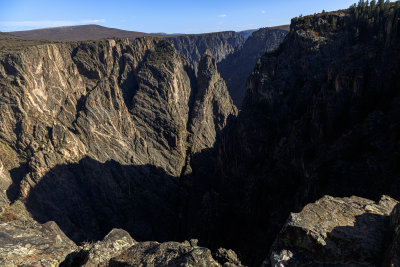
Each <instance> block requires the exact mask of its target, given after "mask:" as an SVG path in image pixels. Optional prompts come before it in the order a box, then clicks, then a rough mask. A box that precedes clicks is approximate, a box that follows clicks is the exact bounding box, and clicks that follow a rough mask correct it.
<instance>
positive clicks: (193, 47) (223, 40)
mask: <svg viewBox="0 0 400 267" xmlns="http://www.w3.org/2000/svg"><path fill="white" fill-rule="evenodd" d="M167 39H168V40H169V41H171V42H172V43H173V44H174V46H175V48H176V50H178V51H179V53H180V54H181V55H182V56H184V57H185V58H186V60H187V61H188V62H189V64H191V65H192V66H193V68H194V69H195V71H196V72H197V69H198V66H199V63H200V60H201V57H202V55H203V54H204V52H205V51H206V50H209V51H210V52H211V54H212V55H213V57H214V58H215V60H216V61H217V62H220V61H222V60H223V59H225V58H226V57H227V56H228V55H229V54H232V53H234V52H235V51H237V50H238V49H239V48H240V47H241V46H242V45H243V43H244V38H243V37H242V36H241V35H240V34H238V33H236V32H232V31H230V32H216V33H207V34H189V35H181V36H174V37H168V38H167Z"/></svg>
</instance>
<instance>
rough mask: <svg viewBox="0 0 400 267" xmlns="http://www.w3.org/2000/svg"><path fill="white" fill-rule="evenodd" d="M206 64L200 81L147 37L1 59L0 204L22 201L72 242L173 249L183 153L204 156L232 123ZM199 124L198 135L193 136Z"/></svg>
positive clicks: (165, 46)
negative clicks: (128, 240)
mask: <svg viewBox="0 0 400 267" xmlns="http://www.w3.org/2000/svg"><path fill="white" fill-rule="evenodd" d="M203 61H207V62H208V61H210V62H213V61H212V59H210V55H209V54H206V55H205V59H204V60H203ZM203 65H204V66H202V67H201V69H200V71H202V72H204V73H206V72H207V73H209V76H207V75H205V76H204V75H203V76H202V77H201V78H199V79H197V78H196V77H195V75H194V71H193V70H192V68H191V67H190V66H189V65H188V63H187V62H186V61H185V59H184V58H183V57H182V56H180V55H179V54H178V53H177V51H176V50H175V49H174V47H173V46H172V45H171V44H170V43H169V42H168V41H166V40H162V39H154V38H139V39H135V40H134V41H128V40H120V39H118V40H114V39H110V40H103V41H98V42H77V43H45V44H38V45H36V44H31V43H29V44H27V45H24V46H22V47H21V48H18V49H17V50H15V51H9V50H4V51H2V52H1V53H0V124H1V127H0V149H1V151H4V152H5V153H1V154H0V162H1V165H0V166H1V169H0V185H1V190H2V191H1V192H0V197H1V198H0V204H1V205H2V206H7V205H8V202H7V201H8V200H7V199H9V200H11V202H14V201H16V200H18V199H21V200H22V202H23V203H24V204H25V205H26V207H27V209H28V211H29V212H30V213H31V214H32V216H33V217H34V218H35V219H36V220H38V221H39V222H42V223H44V222H46V221H48V220H54V221H56V222H57V224H58V225H59V226H60V228H61V229H62V230H63V231H65V233H66V234H67V235H68V236H69V237H70V238H71V239H73V240H74V241H83V240H96V239H100V238H102V237H103V236H104V235H105V234H107V233H108V232H109V231H110V230H111V229H112V228H114V227H120V228H123V229H126V230H128V231H129V232H131V233H133V234H135V236H136V237H137V238H138V239H140V240H154V239H156V240H159V241H164V240H176V239H180V238H181V234H183V233H182V231H181V222H180V221H181V218H182V209H181V206H182V204H181V202H184V201H185V200H184V197H185V196H187V195H185V194H182V189H181V185H180V183H181V182H180V181H181V175H182V173H184V170H190V169H191V168H190V166H187V165H188V164H189V160H188V159H189V158H190V154H191V153H192V152H191V151H192V150H193V151H195V152H199V151H201V150H203V149H206V148H209V147H212V146H213V145H214V142H215V140H216V136H217V133H218V132H219V131H220V130H221V129H222V128H223V127H224V125H225V124H226V123H227V120H228V117H229V116H230V115H234V116H235V115H236V113H237V111H236V108H235V106H234V105H233V104H232V100H231V99H230V96H229V94H228V92H227V89H226V86H225V83H224V82H223V81H222V80H219V78H217V77H219V74H217V69H216V67H215V63H214V64H203ZM203 67H204V68H210V69H209V70H207V69H203ZM207 79H210V80H209V81H207ZM198 86H203V87H200V88H201V90H200V91H199V90H198V89H197V88H198ZM205 87H207V88H208V87H209V89H206V88H205ZM209 100H210V101H211V102H208V101H209ZM210 105H212V107H211V106H210ZM197 124H202V125H203V124H204V125H206V126H205V130H204V131H202V133H201V135H196V136H194V133H193V131H192V130H193V129H200V128H202V127H203V126H200V125H197ZM196 134H198V133H197V132H196ZM194 140H195V141H194ZM192 147H194V149H192ZM3 194H4V195H3ZM5 195H7V198H5ZM3 199H5V200H3ZM3 202H4V203H3ZM105 218H107V219H106V220H105Z"/></svg>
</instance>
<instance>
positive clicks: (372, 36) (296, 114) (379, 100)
mask: <svg viewBox="0 0 400 267" xmlns="http://www.w3.org/2000/svg"><path fill="white" fill-rule="evenodd" d="M380 10H382V9H380ZM378 11H379V10H378ZM378 11H376V10H375V12H372V13H371V14H375V15H376V14H377V13H379V12H380V11H379V12H378ZM352 12H353V11H351V10H349V11H340V12H334V13H332V14H328V13H324V14H317V15H315V16H309V17H308V18H307V17H306V18H304V17H303V18H298V19H295V20H293V22H292V25H291V31H290V33H289V34H288V36H287V37H286V39H285V41H284V42H283V43H282V44H281V46H280V48H279V49H278V50H276V51H274V52H272V53H266V54H265V55H264V56H262V58H261V59H260V63H259V64H257V65H256V67H255V69H254V71H253V73H252V75H251V76H250V78H249V79H248V83H247V86H246V87H247V93H246V97H245V99H244V102H243V105H242V108H241V112H240V113H239V115H238V117H237V119H236V120H234V121H232V122H231V123H230V124H229V125H228V126H227V127H226V129H225V131H224V134H223V135H222V136H221V143H220V144H219V145H218V146H217V148H216V151H217V152H216V153H217V160H216V162H217V163H218V166H217V167H216V168H215V172H213V171H211V170H209V172H208V173H209V178H208V179H205V178H204V177H202V178H201V179H203V180H207V181H209V183H210V184H209V187H208V189H207V190H206V192H205V193H203V194H202V196H201V197H199V198H198V202H199V203H202V204H201V207H199V208H198V209H197V210H198V211H199V213H201V214H200V215H198V218H199V219H201V220H202V221H203V222H207V229H206V227H204V228H203V229H196V232H201V233H203V234H202V235H201V236H204V239H205V240H207V241H208V242H209V243H206V246H208V247H212V245H209V244H213V242H218V245H221V246H225V247H229V248H232V249H234V250H235V251H237V252H238V253H240V254H241V259H242V260H243V261H244V262H245V263H247V264H249V265H251V264H254V265H257V264H260V263H261V262H262V260H263V258H265V253H266V251H268V250H269V248H270V246H271V244H272V242H273V240H274V238H275V236H276V233H277V232H279V230H280V229H281V227H282V225H283V224H284V222H285V220H286V218H287V216H288V214H289V212H291V211H294V212H299V211H300V210H301V208H302V207H303V206H304V205H305V204H306V203H309V202H314V201H315V200H317V199H319V198H321V197H322V196H323V195H333V196H349V195H358V196H360V197H365V198H368V199H373V200H376V199H379V197H380V196H381V195H384V194H386V195H390V196H392V197H394V198H399V197H400V191H399V190H398V188H397V187H395V186H392V185H394V184H398V183H399V179H398V178H399V177H400V172H399V168H398V167H397V165H398V164H397V162H399V155H400V154H399V152H400V147H399V143H398V142H397V141H396V140H399V138H400V136H399V133H400V131H399V123H398V122H399V121H400V113H399V108H398V107H399V103H400V102H399V101H400V95H399V92H400V91H399V90H398V86H397V84H398V82H399V76H398V73H399V72H400V65H399V62H400V58H399V55H400V54H399V53H398V51H399V45H400V42H399V40H400V39H399V37H400V34H399V23H398V18H399V9H398V8H396V9H394V8H392V10H391V11H388V12H387V14H386V15H384V14H383V13H379V14H380V15H379V16H380V17H379V18H380V19H379V22H378V20H374V21H375V22H376V24H374V26H373V27H372V26H371V28H368V29H369V30H368V31H366V30H365V31H363V30H359V34H357V27H361V25H364V24H362V23H361V22H360V21H357V19H362V18H360V17H357V16H356V15H355V13H352ZM382 12H383V11H382ZM375 19H376V18H375ZM354 25H358V26H357V27H356V26H354ZM368 25H369V24H368ZM363 27H364V26H363ZM365 27H370V26H365ZM293 59H296V60H293ZM203 174H204V173H203ZM198 179H200V178H198ZM211 181H212V182H211ZM210 225H211V227H210ZM221 233H222V234H221ZM210 236H217V238H216V239H218V241H215V239H214V240H212V239H211V238H210ZM199 240H200V241H202V240H201V239H199ZM263 255H264V256H263Z"/></svg>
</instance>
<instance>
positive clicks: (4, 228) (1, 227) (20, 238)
mask: <svg viewBox="0 0 400 267" xmlns="http://www.w3.org/2000/svg"><path fill="white" fill-rule="evenodd" d="M76 249H77V246H76V245H75V243H74V242H72V241H71V240H70V239H69V238H68V237H67V236H66V235H65V234H64V233H63V232H62V231H61V230H60V228H59V227H58V226H57V224H56V223H55V222H47V223H45V224H42V225H41V224H38V223H35V222H29V223H27V222H24V221H19V220H16V221H12V222H8V223H0V265H1V266H7V267H12V266H48V267H50V266H54V265H58V264H60V263H61V262H63V261H64V259H65V257H66V256H67V255H68V254H69V253H71V252H73V251H74V250H76Z"/></svg>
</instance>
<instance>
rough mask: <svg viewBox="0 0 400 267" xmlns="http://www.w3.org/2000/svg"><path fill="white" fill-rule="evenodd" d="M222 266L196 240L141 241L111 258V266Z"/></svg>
mask: <svg viewBox="0 0 400 267" xmlns="http://www.w3.org/2000/svg"><path fill="white" fill-rule="evenodd" d="M149 265H153V266H204V267H206V266H215V267H218V266H221V265H220V264H219V263H218V262H217V261H215V260H214V259H213V257H212V255H211V252H210V250H208V249H206V248H202V247H198V246H197V244H196V243H195V242H192V243H189V242H188V241H186V242H183V243H178V242H165V243H161V244H160V243H158V242H141V243H139V244H137V245H134V246H132V247H131V248H129V249H128V250H126V251H125V252H123V253H122V254H120V255H119V256H117V257H114V258H112V259H111V260H110V263H109V266H111V267H119V266H149Z"/></svg>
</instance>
